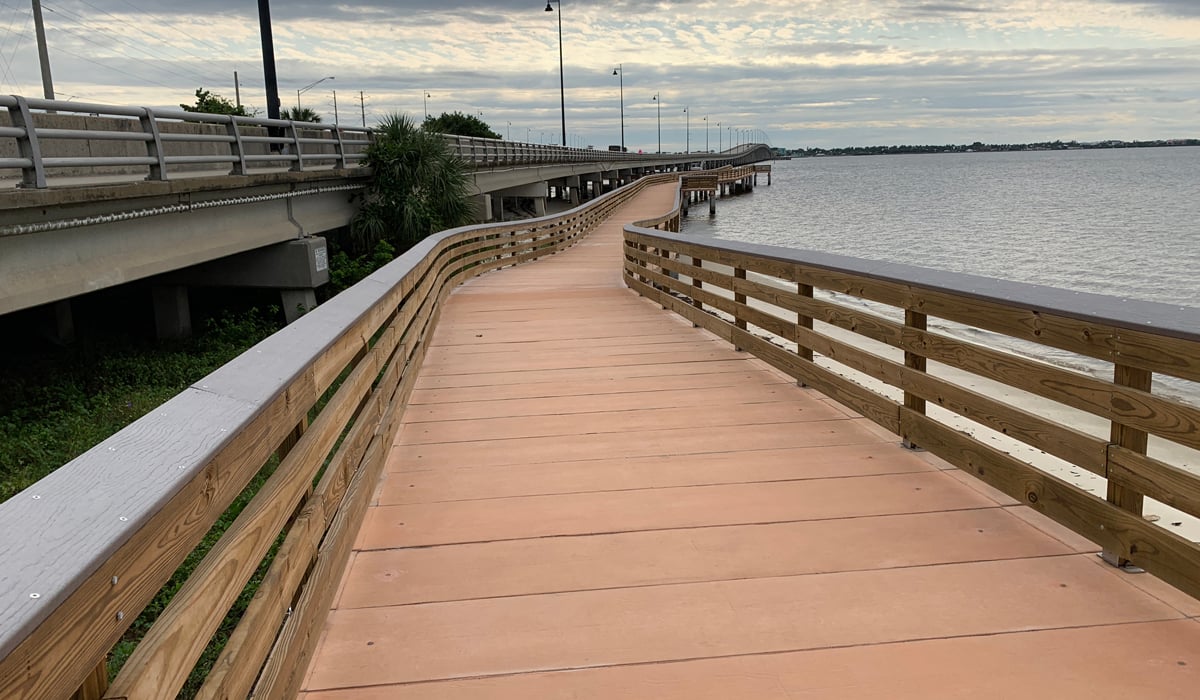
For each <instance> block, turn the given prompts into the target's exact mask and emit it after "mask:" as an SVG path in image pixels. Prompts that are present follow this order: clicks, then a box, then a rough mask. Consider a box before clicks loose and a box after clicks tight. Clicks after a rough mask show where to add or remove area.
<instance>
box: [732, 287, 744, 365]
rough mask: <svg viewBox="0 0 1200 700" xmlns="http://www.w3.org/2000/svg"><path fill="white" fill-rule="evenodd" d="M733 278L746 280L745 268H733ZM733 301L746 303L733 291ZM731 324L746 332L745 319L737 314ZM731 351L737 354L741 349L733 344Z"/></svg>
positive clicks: (738, 293)
mask: <svg viewBox="0 0 1200 700" xmlns="http://www.w3.org/2000/svg"><path fill="white" fill-rule="evenodd" d="M733 278H734V279H735V280H744V279H746V268H744V267H735V268H733ZM734 284H737V283H736V282H735V283H734ZM733 301H734V302H736V303H738V304H745V303H746V295H745V294H742V293H741V292H738V291H735V292H734V293H733ZM733 324H734V325H735V326H737V327H738V328H740V329H741V330H746V319H744V318H742V316H741V315H739V314H735V315H734V318H733ZM733 349H734V350H736V351H737V352H741V351H742V347H741V346H740V345H737V344H736V343H735V344H734V347H733Z"/></svg>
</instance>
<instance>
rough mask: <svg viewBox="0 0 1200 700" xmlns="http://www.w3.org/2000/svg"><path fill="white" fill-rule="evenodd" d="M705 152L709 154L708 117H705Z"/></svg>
mask: <svg viewBox="0 0 1200 700" xmlns="http://www.w3.org/2000/svg"><path fill="white" fill-rule="evenodd" d="M704 152H705V153H708V115H707V114H706V115H704Z"/></svg>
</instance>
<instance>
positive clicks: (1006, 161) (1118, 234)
mask: <svg viewBox="0 0 1200 700" xmlns="http://www.w3.org/2000/svg"><path fill="white" fill-rule="evenodd" d="M772 167H773V171H774V172H773V173H772V178H771V179H772V185H771V186H770V187H766V186H764V185H765V182H764V180H765V178H764V176H762V175H760V176H759V187H758V188H756V189H755V190H754V192H753V193H752V194H749V195H745V196H740V197H733V198H726V199H723V200H721V201H720V202H719V203H718V204H717V216H716V217H715V218H712V219H710V218H707V217H705V216H704V213H705V212H706V209H705V208H704V207H696V208H694V209H693V211H694V212H695V216H692V217H690V218H688V219H685V224H684V228H683V230H684V232H685V233H687V234H690V235H698V236H712V237H715V238H725V239H732V240H741V241H748V242H754V243H766V244H771V245H779V246H785V247H789V248H800V249H810V250H819V251H823V252H828V253H839V254H842V255H851V256H854V257H859V258H868V259H873V260H890V261H893V262H902V263H908V264H911V265H920V266H923V267H932V268H938V269H942V270H949V271H953V272H964V273H971V274H976V275H984V276H988V277H997V278H1001V279H1007V280H1012V281H1016V282H1028V283H1033V284H1042V285H1049V286H1053V287H1062V288H1065V289H1072V290H1079V291H1085V292H1094V293H1098V294H1108V295H1113V296H1118V297H1127V298H1135V299H1142V300H1146V301H1156V302H1162V303H1168V304H1176V305H1183V306H1198V307H1200V225H1198V223H1200V148H1191V147H1188V148H1182V147H1181V148H1144V149H1113V150H1088V151H1033V152H1021V153H967V154H941V155H906V156H868V157H842V158H805V159H799V160H791V161H776V162H775V163H774V164H773V166H772ZM838 301H840V302H842V303H848V304H854V305H863V306H868V307H869V306H871V305H869V304H864V303H863V302H861V301H858V300H854V299H847V298H839V299H838ZM875 310H876V311H878V308H875ZM935 324H936V322H935ZM941 329H942V330H949V331H950V332H952V333H953V334H954V335H957V336H959V337H963V338H965V339H970V340H980V338H979V337H978V336H979V335H980V334H979V332H978V331H969V330H968V329H965V328H962V327H958V326H955V325H954V324H941ZM984 335H985V336H986V340H987V342H989V343H992V344H996V345H1000V346H1001V347H1004V348H1006V349H1008V350H1011V351H1013V352H1017V353H1019V354H1023V355H1030V356H1036V357H1038V358H1039V359H1043V360H1046V361H1049V362H1053V363H1055V364H1058V365H1061V366H1064V367H1069V368H1071V369H1076V370H1080V371H1085V372H1088V373H1091V374H1095V375H1096V376H1100V377H1104V378H1111V368H1110V366H1108V365H1105V364H1104V363H1100V362H1096V361H1092V360H1089V359H1087V358H1081V357H1079V356H1077V355H1074V354H1073V353H1068V352H1065V351H1059V350H1055V349H1052V348H1045V347H1041V346H1035V345H1032V344H1027V343H1022V342H1020V341H1016V340H1013V339H1009V338H1005V337H1002V336H998V335H995V334H984ZM1160 389H1161V390H1162V391H1163V392H1164V393H1168V394H1170V395H1172V396H1177V397H1186V398H1188V399H1189V400H1194V401H1195V402H1196V403H1200V386H1196V385H1195V384H1194V383H1191V382H1184V381H1182V380H1175V379H1173V378H1169V377H1168V378H1162V379H1161V380H1160Z"/></svg>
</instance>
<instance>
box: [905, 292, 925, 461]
mask: <svg viewBox="0 0 1200 700" xmlns="http://www.w3.org/2000/svg"><path fill="white" fill-rule="evenodd" d="M927 323H928V317H927V316H926V315H925V314H923V313H920V312H918V311H913V310H912V309H905V310H904V325H905V326H907V327H909V328H915V329H917V330H920V331H923V330H925V328H926V325H927ZM925 365H926V360H925V356H924V355H918V354H916V353H915V352H912V351H909V350H905V351H904V366H905V367H908V368H910V369H915V370H917V371H918V372H924V371H925ZM904 407H905V408H907V409H909V410H911V411H913V412H914V413H920V414H921V415H925V399H923V398H921V397H919V396H917V395H916V394H914V393H912V392H911V391H908V390H907V389H906V390H905V391H904ZM903 445H904V446H905V447H907V448H908V449H910V450H915V449H917V448H918V445H916V444H915V443H913V441H912V440H909V439H908V438H907V437H906V438H904V439H903Z"/></svg>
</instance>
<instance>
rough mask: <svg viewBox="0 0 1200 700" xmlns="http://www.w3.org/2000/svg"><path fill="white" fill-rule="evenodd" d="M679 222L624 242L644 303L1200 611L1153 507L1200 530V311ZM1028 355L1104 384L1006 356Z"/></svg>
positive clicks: (1199, 569)
mask: <svg viewBox="0 0 1200 700" xmlns="http://www.w3.org/2000/svg"><path fill="white" fill-rule="evenodd" d="M663 223H664V219H662V218H659V219H652V220H648V221H645V222H639V223H638V224H636V225H630V226H627V227H626V228H625V243H626V248H625V250H626V255H625V279H626V282H627V284H628V285H629V286H630V287H631V288H633V289H635V290H636V291H638V292H639V293H640V294H642V295H643V296H646V297H649V298H651V299H653V300H655V301H658V302H659V303H661V304H662V305H663V307H664V308H667V309H670V310H672V311H674V312H675V313H678V314H680V315H682V316H684V317H686V318H688V319H690V320H691V321H692V322H693V323H694V324H696V325H698V326H702V327H704V328H706V329H708V330H710V331H712V332H713V333H715V334H717V335H718V336H720V337H722V338H724V339H725V340H727V341H729V342H730V343H732V344H733V345H735V346H736V347H738V348H740V349H744V350H747V351H750V352H752V353H753V354H755V355H756V356H758V357H759V358H761V359H763V360H765V361H766V362H768V363H770V364H771V365H773V366H775V367H776V368H778V369H780V370H782V371H783V372H786V373H787V374H789V375H791V376H792V377H794V378H795V379H797V380H798V381H799V382H801V383H802V384H805V385H808V386H811V387H813V388H815V389H817V390H818V391H821V392H822V393H824V394H826V395H828V396H830V397H832V398H834V399H836V400H838V401H840V402H841V403H843V404H845V405H846V406H848V407H849V408H851V409H853V410H855V411H857V412H858V413H860V414H862V415H863V416H866V417H867V418H870V419H871V420H873V421H875V422H876V423H878V424H880V425H881V426H883V427H885V428H887V429H888V430H890V431H892V432H894V433H896V434H897V435H899V436H901V437H902V438H903V439H904V440H905V441H906V443H908V444H909V445H915V446H918V447H920V448H924V449H926V450H928V451H930V452H931V453H933V454H935V455H937V456H939V457H941V458H943V459H945V460H946V461H948V462H950V463H951V464H953V465H955V466H957V467H959V468H961V469H963V470H964V471H967V472H968V473H970V474H972V475H973V476H975V477H977V478H979V479H981V480H982V481H984V482H986V483H988V484H990V485H992V486H994V487H996V488H997V489H999V490H1001V491H1003V492H1004V493H1006V494H1008V495H1009V496H1011V497H1013V498H1015V499H1017V500H1019V501H1020V502H1022V503H1024V504H1026V505H1028V506H1030V507H1031V508H1034V509H1036V510H1038V511H1041V512H1042V513H1044V514H1046V515H1048V516H1049V517H1051V518H1053V519H1054V520H1056V521H1058V522H1059V523H1062V524H1063V525H1066V526H1067V527H1069V528H1070V529H1072V530H1074V531H1075V532H1077V533H1079V534H1081V535H1083V536H1085V537H1087V538H1089V539H1091V540H1092V541H1093V542H1096V543H1097V544H1098V545H1099V546H1100V547H1102V548H1103V550H1104V552H1105V557H1106V559H1109V560H1110V561H1111V562H1112V563H1116V564H1120V565H1125V566H1128V565H1135V566H1138V567H1143V568H1144V569H1146V570H1148V571H1150V572H1152V573H1154V574H1156V575H1157V576H1159V577H1160V578H1162V579H1163V580H1165V581H1167V582H1169V583H1171V584H1172V585H1174V586H1176V587H1178V588H1179V589H1181V590H1183V591H1185V592H1187V593H1189V594H1191V595H1192V596H1196V597H1200V546H1198V545H1197V543H1195V542H1192V541H1191V540H1190V539H1188V538H1187V537H1184V536H1181V535H1180V534H1178V533H1176V532H1174V531H1172V530H1171V529H1169V527H1170V525H1171V524H1170V523H1164V525H1167V527H1164V526H1163V525H1157V524H1154V523H1152V522H1150V521H1148V520H1147V518H1145V517H1143V504H1144V500H1145V499H1147V498H1149V499H1154V500H1156V501H1159V502H1161V503H1162V504H1165V505H1166V506H1169V507H1171V508H1175V509H1178V510H1179V511H1183V512H1184V513H1186V514H1188V515H1190V516H1196V517H1200V475H1198V473H1197V472H1198V471H1200V469H1197V465H1200V459H1197V457H1200V451H1198V450H1200V406H1198V405H1196V403H1195V402H1194V400H1192V399H1187V398H1180V397H1181V396H1183V397H1186V396H1188V395H1189V393H1191V394H1194V395H1200V384H1197V382H1200V309H1196V308H1188V307H1178V306H1169V305H1163V304H1154V303H1148V302H1135V301H1128V300H1123V299H1116V298H1113V297H1106V296H1102V295H1092V294H1082V293H1077V292H1072V291H1067V290H1060V289H1053V288H1049V287H1040V286H1036V285H1026V284H1018V283H1012V282H1004V281H1000V280H994V279H987V278H981V277H974V276H970V275H960V274H951V273H945V272H939V271H935V270H928V269H924V268H918V267H912V266H906V265H897V264H890V263H880V262H872V261H867V260H859V259H855V258H848V257H844V256H837V255H828V254H822V253H814V252H811V251H795V250H790V249H786V248H779V247H773V246H759V245H752V244H746V243H737V242H730V241H712V240H707V241H700V240H696V239H695V238H688V237H685V236H681V235H679V234H675V233H670V232H669V230H668V231H662V230H654V229H662V228H667V229H669V227H664V226H663ZM931 320H932V321H933V323H931V322H930V321H931ZM981 337H982V338H986V339H988V340H987V341H986V342H980V341H978V340H977V339H978V338H981ZM964 338H969V339H972V340H965V339H964ZM1004 339H1007V340H1008V341H1009V342H1008V343H997V342H996V341H997V340H1004ZM1021 343H1031V344H1035V345H1031V346H1029V347H1031V348H1034V347H1035V346H1044V347H1047V348H1053V349H1055V351H1056V352H1057V351H1067V352H1069V353H1072V354H1073V355H1074V356H1077V357H1078V358H1079V360H1078V362H1075V363H1072V364H1077V365H1079V366H1085V365H1089V366H1092V367H1093V370H1092V371H1081V370H1076V369H1068V368H1065V367H1061V366H1056V365H1053V364H1049V363H1048V362H1045V361H1041V360H1038V359H1034V358H1035V357H1036V355H1037V352H1036V350H1035V351H1034V352H1033V353H1032V354H1031V356H1030V357H1026V356H1023V355H1018V354H1015V353H1014V352H1011V351H1007V350H1005V349H1003V348H1006V347H1009V346H1010V345H1011V346H1018V345H1020V344H1021ZM1162 385H1168V386H1167V388H1166V390H1164V389H1163V388H1162ZM1189 390H1190V392H1189ZM1014 397H1017V398H1016V399H1014ZM1022 456H1025V457H1026V458H1025V459H1023V458H1022ZM1189 465H1190V466H1189ZM1060 467H1062V468H1060ZM1072 472H1074V473H1075V474H1078V475H1081V476H1086V477H1087V478H1088V479H1094V480H1096V481H1098V488H1099V489H1101V490H1106V491H1105V492H1104V493H1103V496H1098V495H1092V493H1090V492H1089V490H1088V489H1087V488H1084V487H1082V486H1080V485H1077V484H1076V483H1073V481H1072V480H1071V478H1070V477H1071V473H1072ZM1085 472H1090V473H1091V474H1090V475H1087V474H1084V473H1085ZM1181 517H1186V516H1181ZM1174 524H1175V525H1179V524H1180V523H1174Z"/></svg>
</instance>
